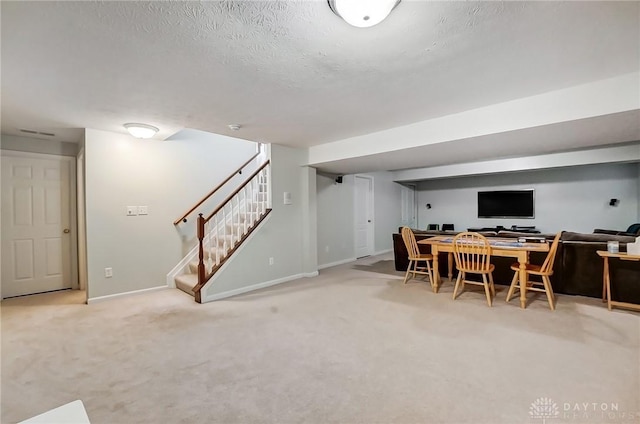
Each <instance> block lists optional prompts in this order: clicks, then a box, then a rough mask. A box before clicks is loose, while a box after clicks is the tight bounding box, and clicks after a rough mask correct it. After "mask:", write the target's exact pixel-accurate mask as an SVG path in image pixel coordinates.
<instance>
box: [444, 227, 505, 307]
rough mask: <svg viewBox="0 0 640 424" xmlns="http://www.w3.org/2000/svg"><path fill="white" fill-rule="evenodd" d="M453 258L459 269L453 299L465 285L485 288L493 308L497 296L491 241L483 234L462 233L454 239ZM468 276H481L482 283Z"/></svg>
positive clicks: (488, 301)
mask: <svg viewBox="0 0 640 424" xmlns="http://www.w3.org/2000/svg"><path fill="white" fill-rule="evenodd" d="M453 257H454V258H455V261H456V268H457V269H458V278H457V279H456V285H455V287H454V289H453V299H454V300H455V299H456V297H457V296H458V289H459V288H460V286H462V288H463V289H464V284H465V283H469V284H475V285H480V286H484V291H485V294H486V296H487V303H488V304H489V306H491V299H492V297H493V296H495V295H496V289H495V287H494V285H493V274H492V272H493V270H494V269H495V266H494V265H493V264H492V263H491V245H490V244H489V240H487V238H486V237H485V236H483V235H482V234H478V233H473V232H464V233H460V234H458V235H457V236H455V237H454V238H453ZM467 274H479V275H481V276H482V282H478V281H470V280H467V279H466V277H467Z"/></svg>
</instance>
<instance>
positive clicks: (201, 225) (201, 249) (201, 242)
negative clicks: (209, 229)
mask: <svg viewBox="0 0 640 424" xmlns="http://www.w3.org/2000/svg"><path fill="white" fill-rule="evenodd" d="M204 222H205V221H204V217H203V216H202V214H199V215H198V285H199V286H201V285H202V284H204V282H205V280H204V277H205V275H204Z"/></svg>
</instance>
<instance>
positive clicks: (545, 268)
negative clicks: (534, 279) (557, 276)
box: [540, 233, 562, 273]
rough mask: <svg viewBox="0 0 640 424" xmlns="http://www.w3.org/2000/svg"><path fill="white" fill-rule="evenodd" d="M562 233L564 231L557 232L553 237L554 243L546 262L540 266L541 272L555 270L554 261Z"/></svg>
mask: <svg viewBox="0 0 640 424" xmlns="http://www.w3.org/2000/svg"><path fill="white" fill-rule="evenodd" d="M561 234H562V233H558V234H556V236H555V238H554V239H553V243H551V247H550V248H549V253H548V254H547V257H546V259H545V260H544V263H543V264H542V266H541V267H540V271H541V272H545V273H547V272H551V271H553V263H554V262H555V260H556V251H557V250H558V243H559V242H560V235H561Z"/></svg>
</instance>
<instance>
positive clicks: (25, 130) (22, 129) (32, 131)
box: [20, 128, 56, 137]
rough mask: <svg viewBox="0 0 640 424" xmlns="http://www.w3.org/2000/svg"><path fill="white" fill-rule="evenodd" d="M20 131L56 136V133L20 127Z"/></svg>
mask: <svg viewBox="0 0 640 424" xmlns="http://www.w3.org/2000/svg"><path fill="white" fill-rule="evenodd" d="M20 132H23V133H27V134H39V135H46V136H47V137H55V136H56V135H55V134H54V133H50V132H43V131H36V130H27V129H24V128H20Z"/></svg>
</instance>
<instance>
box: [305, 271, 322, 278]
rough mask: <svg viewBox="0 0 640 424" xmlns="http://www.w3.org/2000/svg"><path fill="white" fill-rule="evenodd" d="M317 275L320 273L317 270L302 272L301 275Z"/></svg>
mask: <svg viewBox="0 0 640 424" xmlns="http://www.w3.org/2000/svg"><path fill="white" fill-rule="evenodd" d="M318 275H320V273H319V272H318V271H313V272H303V273H302V276H303V277H306V278H313V277H317V276H318Z"/></svg>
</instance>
